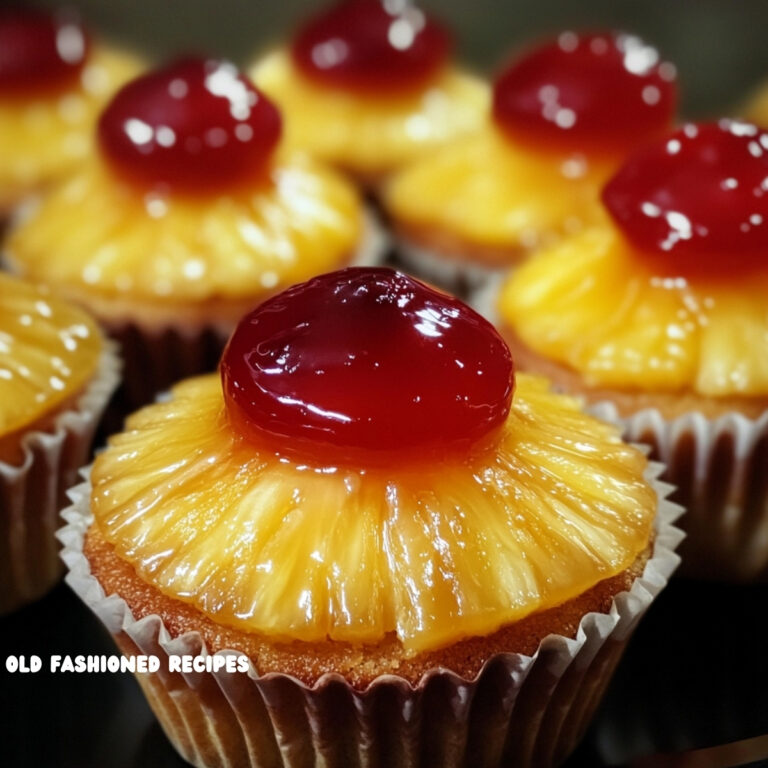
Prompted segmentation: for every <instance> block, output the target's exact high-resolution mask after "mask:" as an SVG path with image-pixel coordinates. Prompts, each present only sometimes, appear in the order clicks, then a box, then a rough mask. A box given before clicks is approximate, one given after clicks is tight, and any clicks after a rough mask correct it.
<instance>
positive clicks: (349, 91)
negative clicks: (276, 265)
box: [250, 0, 489, 187]
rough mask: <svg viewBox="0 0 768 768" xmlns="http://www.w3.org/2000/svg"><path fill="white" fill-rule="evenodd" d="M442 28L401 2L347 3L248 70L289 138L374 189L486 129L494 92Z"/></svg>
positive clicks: (316, 18)
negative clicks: (463, 63)
mask: <svg viewBox="0 0 768 768" xmlns="http://www.w3.org/2000/svg"><path fill="white" fill-rule="evenodd" d="M450 49H451V45H450V38H449V35H448V33H447V32H446V30H445V29H444V28H443V27H442V26H441V25H440V24H439V23H438V22H437V21H435V20H434V19H432V18H431V17H430V16H428V15H427V14H426V13H425V12H424V11H423V10H421V9H419V8H416V7H414V6H413V4H411V3H408V2H404V1H402V0H394V2H382V0H343V1H342V2H338V3H337V4H336V5H333V6H331V7H330V8H327V9H323V10H322V11H320V13H319V14H317V15H316V16H313V17H312V18H311V19H310V20H309V21H308V22H306V23H305V24H304V25H303V26H302V27H301V28H300V29H299V30H298V31H297V32H296V34H295V36H294V38H293V40H292V41H291V43H290V44H289V45H288V46H285V47H283V48H280V49H278V50H276V51H274V52H272V53H270V54H268V55H267V56H265V57H264V58H263V59H261V60H259V61H258V62H256V64H254V66H253V67H252V69H251V70H250V71H251V74H252V76H253V79H254V82H255V83H256V84H257V85H258V86H259V88H261V89H263V90H264V92H265V93H266V94H267V95H268V96H270V98H273V99H274V100H275V101H276V102H277V103H278V104H279V105H280V107H281V109H282V110H283V113H284V115H285V127H286V139H287V141H288V142H289V143H290V144H292V145H294V146H297V147H300V148H301V149H306V150H308V151H309V152H311V153H312V154H314V155H316V156H318V157H321V158H323V159H325V160H328V161H329V162H332V163H333V164H335V165H336V166H338V167H340V168H342V169H344V170H345V171H347V172H349V173H351V174H352V175H353V176H355V177H356V178H357V179H359V180H361V181H363V182H365V183H367V184H368V185H371V186H374V187H375V186H377V185H378V183H379V182H380V181H381V180H382V179H383V178H384V177H386V175H387V174H389V173H391V172H392V171H394V170H395V169H397V168H399V167H401V166H402V165H403V164H404V163H407V162H409V161H412V160H414V159H416V158H419V157H423V156H424V154H425V153H428V152H430V151H431V150H433V149H435V148H436V147H438V146H441V145H443V144H445V143H447V142H449V141H451V140H453V139H455V138H456V137H458V136H461V135H464V134H466V133H471V132H472V131H474V130H476V129H477V128H478V127H479V126H480V125H481V124H482V122H483V120H484V116H485V112H486V109H487V106H488V100H489V92H488V86H487V85H486V83H484V82H483V81H482V80H480V79H479V78H477V77H474V76H473V75H470V74H468V73H466V72H464V71H462V70H461V69H459V68H458V67H456V66H455V65H454V64H453V63H452V62H451V60H450Z"/></svg>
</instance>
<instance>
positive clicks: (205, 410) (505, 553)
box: [92, 375, 656, 652]
mask: <svg viewBox="0 0 768 768" xmlns="http://www.w3.org/2000/svg"><path fill="white" fill-rule="evenodd" d="M645 467H646V460H645V458H644V456H643V455H642V454H641V453H640V452H639V451H637V450H636V449H634V448H632V447H630V446H627V445H625V444H623V443H622V442H621V441H620V438H619V435H618V432H617V430H616V429H615V428H614V427H611V426H608V425H606V424H603V423H601V422H598V421H596V420H595V419H592V418H591V417H589V416H587V415H585V414H583V413H582V412H581V411H580V410H579V408H578V405H577V402H576V401H575V400H573V399H571V398H567V397H564V396H560V395H554V394H552V393H551V392H550V391H549V390H548V385H547V384H546V382H545V381H544V380H542V379H539V378H535V377H529V376H526V375H521V376H519V378H518V384H517V391H516V396H515V402H514V406H513V409H512V412H511V414H510V417H509V421H508V423H507V424H506V426H505V429H504V433H503V436H502V438H501V441H500V444H499V445H498V446H497V447H496V448H494V450H492V451H490V452H486V453H485V454H484V455H483V456H481V457H476V458H474V459H472V460H471V461H470V460H467V461H464V462H462V461H459V460H457V461H455V462H454V463H451V464H446V465H440V466H431V467H426V468H424V467H421V468H418V469H416V468H404V467H402V466H401V467H399V468H393V469H392V470H389V471H388V470H383V469H377V470H373V471H364V470H350V469H341V468H339V469H337V470H335V471H333V470H330V469H328V468H325V471H321V468H310V467H301V466H297V465H296V464H293V463H290V462H280V461H278V460H277V459H276V458H275V457H274V456H273V455H270V454H268V453H265V452H264V451H263V449H262V450H261V451H259V450H258V449H257V448H256V447H255V446H254V445H253V444H252V443H248V442H247V441H245V440H244V439H243V438H242V437H240V436H238V434H237V432H236V431H235V430H233V428H232V426H231V425H230V423H229V422H228V420H227V417H226V416H225V415H224V405H223V399H222V393H221V386H220V383H219V380H218V377H216V376H209V377H203V378H198V379H193V380H189V381H187V382H184V383H182V384H180V385H178V386H177V387H176V388H175V389H174V391H173V397H172V399H171V400H170V401H169V402H167V403H162V404H156V405H153V406H150V407H148V408H146V409H144V410H142V411H140V412H138V413H137V414H135V415H134V416H133V417H131V419H130V420H129V422H128V424H127V430H126V432H124V433H123V434H121V435H118V436H115V437H114V438H112V440H111V443H110V447H109V449H108V450H107V451H106V452H105V453H103V454H101V455H100V456H99V457H98V458H97V460H96V463H95V465H94V468H93V473H92V482H93V494H92V509H93V512H94V515H95V518H96V521H97V524H98V525H99V528H100V530H101V531H102V533H103V534H104V535H105V536H106V537H107V539H108V540H109V541H111V542H112V543H113V544H114V546H115V547H116V551H117V553H118V554H119V555H120V556H121V557H123V558H125V559H126V560H128V561H129V562H130V563H132V564H133V565H134V566H135V567H136V569H137V572H138V574H139V575H140V576H141V577H142V578H143V579H145V580H146V581H148V582H150V583H151V584H153V585H155V586H156V587H157V588H158V589H160V590H161V591H162V592H163V593H165V594H167V595H170V596H172V597H175V598H177V599H180V600H184V601H188V602H190V603H192V604H194V605H195V606H196V607H197V608H198V609H199V610H201V611H202V612H203V613H204V614H206V615H208V616H209V617H211V618H212V619H214V620H215V621H217V622H219V623H221V624H225V625H230V626H233V627H237V628H239V629H242V630H244V631H247V632H248V631H252V632H260V633H263V634H266V635H269V636H272V637H274V638H275V639H280V640H289V639H301V640H305V641H319V640H323V639H325V638H330V639H332V640H339V641H350V642H356V643H376V642H377V641H379V640H381V639H382V637H383V636H384V635H385V634H386V633H387V632H391V631H396V632H397V635H398V636H399V638H400V639H401V641H402V643H403V645H404V647H405V649H406V651H408V652H418V651H421V650H426V649H431V648H437V647H440V646H442V645H445V644H449V643H451V642H453V641H456V640H458V639H460V638H462V637H466V636H472V635H477V634H486V633H490V632H492V631H494V630H495V629H497V628H498V627H500V626H501V625H503V624H506V623H508V622H512V621H515V620H516V619H520V618H522V617H523V616H525V615H527V614H530V613H532V612H533V611H536V610H540V609H543V608H547V607H550V606H554V605H557V604H559V603H562V602H563V601H565V600H568V599H569V598H571V597H573V596H575V595H577V594H579V593H581V592H582V591H584V590H585V589H587V588H589V587H591V586H592V585H594V584H595V583H597V582H598V581H600V580H602V579H604V578H607V577H609V576H612V575H614V574H616V573H618V572H620V571H622V570H624V569H625V568H626V567H628V565H629V564H630V563H632V562H633V561H634V559H635V557H636V556H637V555H638V553H639V552H641V551H642V550H643V549H644V548H645V546H646V545H647V543H648V539H649V535H650V529H651V525H652V519H653V517H654V514H655V510H656V497H655V494H654V491H653V490H652V488H651V487H650V486H649V485H648V484H647V482H646V481H645V480H644V478H643V473H644V470H645Z"/></svg>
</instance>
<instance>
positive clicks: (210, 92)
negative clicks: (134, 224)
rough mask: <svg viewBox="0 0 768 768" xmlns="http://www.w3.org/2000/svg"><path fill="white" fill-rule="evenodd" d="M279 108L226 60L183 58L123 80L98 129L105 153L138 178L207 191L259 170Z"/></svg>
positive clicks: (275, 136) (273, 138)
mask: <svg viewBox="0 0 768 768" xmlns="http://www.w3.org/2000/svg"><path fill="white" fill-rule="evenodd" d="M280 134H281V119H280V114H279V112H278V111H277V109H276V108H275V106H274V105H273V104H272V102H270V101H269V100H268V99H267V98H266V97H265V96H264V95H263V94H262V93H261V92H260V91H258V90H257V89H256V88H255V87H254V86H253V85H252V84H251V82H250V81H249V80H247V79H246V78H245V77H244V76H243V75H242V74H241V73H240V72H239V71H238V70H237V68H236V67H235V66H234V65H233V64H230V63H229V62H222V61H212V60H206V59H202V58H185V59H180V60H178V61H175V62H173V63H172V64H169V65H167V66H165V67H163V68H162V69H158V70H155V71H154V72H150V73H149V74H146V75H144V76H142V77H139V78H137V79H135V80H133V81H132V82H130V83H128V84H127V85H126V86H124V87H123V88H122V89H121V90H120V91H119V92H118V93H117V94H116V95H115V97H114V98H113V99H112V101H111V102H110V104H109V105H108V106H107V108H106V109H105V110H104V113H103V114H102V116H101V119H100V121H99V127H98V136H99V143H100V146H101V149H102V152H103V154H104V155H105V156H106V157H107V158H108V159H109V161H110V162H111V163H112V165H113V167H115V168H116V169H117V170H119V171H121V172H122V173H123V174H124V175H126V176H128V177H130V178H131V179H133V180H135V181H138V182H140V183H144V184H149V185H154V186H163V187H168V188H171V189H180V190H187V191H197V192H206V191H209V190H212V189H213V190H218V189H220V188H223V187H224V188H226V187H230V186H232V185H235V184H237V183H239V182H241V181H243V180H245V179H249V178H252V177H255V176H257V175H258V174H260V173H262V172H263V170H264V168H265V166H266V163H267V160H268V159H269V157H270V155H271V154H272V151H273V149H274V148H275V146H276V145H277V142H278V141H279V139H280Z"/></svg>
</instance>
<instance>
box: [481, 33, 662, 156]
mask: <svg viewBox="0 0 768 768" xmlns="http://www.w3.org/2000/svg"><path fill="white" fill-rule="evenodd" d="M676 106H677V86H676V82H675V70H674V67H672V66H671V65H670V64H668V63H665V62H662V61H661V59H660V57H659V53H658V51H656V49H655V48H652V47H651V46H649V45H647V44H646V43H644V42H643V41H642V40H640V39H639V38H637V37H634V36H632V35H626V34H620V33H615V32H604V33H593V34H576V33H574V32H564V33H563V34H561V35H560V36H559V37H558V38H557V39H556V40H553V41H551V42H547V43H545V44H543V45H541V46H539V47H537V48H535V49H534V50H533V51H531V52H529V53H528V54H526V55H524V56H523V57H522V58H520V59H518V60H516V61H515V62H513V63H512V65H511V66H510V67H508V68H507V69H506V70H504V71H503V72H502V73H501V75H500V76H499V77H498V78H497V79H496V82H495V85H494V92H493V116H494V118H495V120H496V122H497V123H498V124H499V125H500V126H501V127H502V128H503V129H505V130H506V131H507V132H509V133H510V134H511V135H512V137H513V138H523V139H529V140H532V141H535V142H537V143H543V144H545V145H546V144H553V145H555V146H565V147H568V148H570V149H582V150H597V151H601V150H602V151H617V150H618V151H621V150H626V149H627V148H628V147H631V146H633V145H635V144H637V143H639V142H641V141H643V140H646V139H648V137H649V136H653V135H655V134H658V133H660V132H662V131H664V130H666V129H668V128H669V127H670V126H671V124H672V120H673V117H674V114H675V109H676Z"/></svg>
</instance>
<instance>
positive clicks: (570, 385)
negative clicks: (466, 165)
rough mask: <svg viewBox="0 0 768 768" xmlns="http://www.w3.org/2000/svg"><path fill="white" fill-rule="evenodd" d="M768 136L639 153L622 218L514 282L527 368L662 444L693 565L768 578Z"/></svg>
mask: <svg viewBox="0 0 768 768" xmlns="http://www.w3.org/2000/svg"><path fill="white" fill-rule="evenodd" d="M766 179H768V134H766V133H765V132H764V131H762V130H759V129H758V128H757V127H755V126H754V125H751V124H748V123H741V122H734V121H730V120H723V121H721V122H719V123H709V124H702V125H695V124H689V125H686V126H684V127H683V128H681V129H680V130H678V131H677V132H675V133H673V134H671V135H669V136H667V137H666V138H664V139H663V140H660V141H658V142H656V143H652V144H650V145H648V146H647V147H645V148H643V149H641V150H639V151H638V152H637V153H636V154H635V155H633V156H632V157H630V158H629V159H628V160H627V162H626V163H625V165H624V166H623V167H622V168H621V169H620V170H619V171H618V172H617V174H616V175H615V176H614V177H613V178H612V179H611V180H610V181H609V183H608V184H607V185H606V187H605V189H604V190H603V195H602V197H603V201H604V204H605V207H606V209H607V212H608V214H609V215H610V218H609V219H607V221H606V223H605V224H604V225H603V226H600V227H595V228H593V229H590V230H588V231H585V232H583V233H581V234H579V235H577V236H575V237H573V238H570V239H568V240H565V241H563V242H562V243H560V244H559V245H557V246H555V247H553V248H551V249H549V250H544V251H542V252H541V253H539V254H536V255H535V256H534V257H533V258H532V259H531V260H530V261H529V262H528V263H526V264H525V265H523V266H522V267H521V268H520V269H519V270H518V271H517V273H516V274H514V275H512V276H511V277H510V278H508V280H507V281H506V283H505V285H504V286H503V287H502V289H501V293H500V295H499V298H498V306H497V307H496V311H497V313H498V319H499V324H500V326H501V328H502V332H503V334H504V336H505V337H506V338H507V340H508V341H509V342H510V346H511V347H512V350H513V354H514V355H515V359H516V360H517V361H518V363H519V364H520V365H521V366H522V367H523V368H524V369H527V370H533V371H538V372H541V373H544V374H545V375H547V376H549V377H550V378H551V379H552V380H553V381H554V382H555V383H556V384H557V385H558V386H559V387H560V388H561V389H563V390H565V391H568V392H571V393H574V394H579V395H582V396H584V397H586V398H587V400H588V401H590V402H592V403H601V405H600V409H599V411H598V413H600V414H601V415H606V416H610V417H615V418H619V419H621V420H622V421H623V423H624V424H625V426H626V430H627V432H626V434H627V436H628V439H631V440H635V441H642V442H646V443H649V444H650V445H651V446H653V451H654V453H655V455H656V456H657V457H658V458H659V459H660V460H661V461H663V462H664V463H665V464H667V466H668V470H667V471H668V474H667V478H668V479H669V480H670V482H672V483H673V484H674V485H676V486H677V487H678V491H677V496H676V497H675V498H676V499H677V500H678V501H680V502H681V503H682V504H683V506H685V507H686V508H687V510H688V512H687V514H686V515H685V517H684V518H683V527H684V528H685V529H686V530H687V533H688V537H687V540H686V542H685V544H684V545H683V551H682V554H683V563H684V566H683V567H684V569H685V571H686V572H687V573H689V574H695V575H700V576H708V577H712V578H723V577H725V578H737V579H765V578H766V577H768V299H766V296H768V264H767V263H766V254H768V182H767V181H766Z"/></svg>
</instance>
